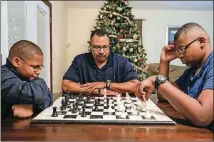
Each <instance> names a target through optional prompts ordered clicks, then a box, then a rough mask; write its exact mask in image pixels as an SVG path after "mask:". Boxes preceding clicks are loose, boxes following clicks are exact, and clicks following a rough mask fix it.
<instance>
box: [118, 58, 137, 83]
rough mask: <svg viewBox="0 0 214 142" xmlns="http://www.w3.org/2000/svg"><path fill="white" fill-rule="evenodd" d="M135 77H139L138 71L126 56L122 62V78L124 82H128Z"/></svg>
mask: <svg viewBox="0 0 214 142" xmlns="http://www.w3.org/2000/svg"><path fill="white" fill-rule="evenodd" d="M135 79H136V80H137V79H138V75H137V72H136V71H135V70H134V69H133V67H132V65H131V63H130V62H129V61H128V59H126V58H125V59H124V61H123V63H122V64H121V80H122V82H127V81H130V80H135Z"/></svg>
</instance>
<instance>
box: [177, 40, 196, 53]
mask: <svg viewBox="0 0 214 142" xmlns="http://www.w3.org/2000/svg"><path fill="white" fill-rule="evenodd" d="M198 39H199V38H196V39H195V40H193V41H191V42H190V43H188V44H187V45H185V46H181V47H180V48H178V49H176V50H175V52H176V53H177V54H184V52H185V51H186V50H187V48H188V47H189V46H190V45H191V44H192V43H194V42H195V41H197V40H198Z"/></svg>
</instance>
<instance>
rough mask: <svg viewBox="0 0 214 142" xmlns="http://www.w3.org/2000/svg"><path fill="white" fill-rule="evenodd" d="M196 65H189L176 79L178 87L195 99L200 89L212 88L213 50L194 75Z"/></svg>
mask: <svg viewBox="0 0 214 142" xmlns="http://www.w3.org/2000/svg"><path fill="white" fill-rule="evenodd" d="M196 69H197V68H196V67H195V66H194V67H190V68H188V69H186V70H185V71H184V73H183V74H182V75H181V76H180V77H179V78H178V80H176V82H175V83H176V84H177V85H178V86H179V88H180V89H181V90H182V91H183V92H185V93H186V94H188V95H189V96H191V97H193V98H195V99H197V98H198V96H199V95H200V93H201V92H202V90H204V89H212V90H213V88H214V86H213V77H214V76H213V52H211V53H210V55H209V56H208V58H207V59H206V61H205V63H204V65H203V67H202V68H201V70H200V72H199V73H198V74H197V75H196V76H195V72H196Z"/></svg>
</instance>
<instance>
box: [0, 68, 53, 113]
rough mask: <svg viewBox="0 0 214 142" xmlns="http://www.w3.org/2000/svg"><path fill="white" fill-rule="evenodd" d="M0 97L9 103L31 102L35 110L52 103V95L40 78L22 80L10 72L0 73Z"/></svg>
mask: <svg viewBox="0 0 214 142" xmlns="http://www.w3.org/2000/svg"><path fill="white" fill-rule="evenodd" d="M1 95H2V96H1V97H2V98H1V99H2V100H3V101H4V102H6V103H9V104H12V105H13V104H33V110H34V111H35V112H37V111H41V110H43V109H44V108H46V107H48V106H50V105H51V103H52V95H51V93H50V91H49V89H48V87H47V85H46V83H45V81H44V80H43V79H41V78H36V79H34V80H30V81H23V80H21V79H19V78H18V77H17V76H16V75H15V74H13V73H11V72H2V74H1Z"/></svg>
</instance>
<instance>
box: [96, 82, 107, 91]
mask: <svg viewBox="0 0 214 142" xmlns="http://www.w3.org/2000/svg"><path fill="white" fill-rule="evenodd" d="M93 84H94V87H93V90H95V89H98V88H99V89H104V88H105V87H106V83H105V82H93Z"/></svg>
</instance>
